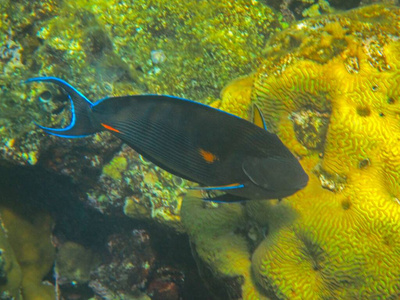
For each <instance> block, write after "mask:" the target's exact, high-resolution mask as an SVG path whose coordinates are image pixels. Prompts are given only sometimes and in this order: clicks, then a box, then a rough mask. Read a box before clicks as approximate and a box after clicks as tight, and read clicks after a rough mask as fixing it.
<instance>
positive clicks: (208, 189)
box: [189, 183, 244, 191]
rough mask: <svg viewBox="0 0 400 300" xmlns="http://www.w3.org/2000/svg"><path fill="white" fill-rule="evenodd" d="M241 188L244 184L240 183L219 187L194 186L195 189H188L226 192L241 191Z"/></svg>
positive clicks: (192, 188)
mask: <svg viewBox="0 0 400 300" xmlns="http://www.w3.org/2000/svg"><path fill="white" fill-rule="evenodd" d="M243 187H244V184H242V183H232V184H227V185H220V186H196V187H190V188H189V189H191V190H200V191H226V190H234V189H241V188H243Z"/></svg>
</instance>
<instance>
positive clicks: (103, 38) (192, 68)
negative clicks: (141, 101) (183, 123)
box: [0, 0, 286, 230]
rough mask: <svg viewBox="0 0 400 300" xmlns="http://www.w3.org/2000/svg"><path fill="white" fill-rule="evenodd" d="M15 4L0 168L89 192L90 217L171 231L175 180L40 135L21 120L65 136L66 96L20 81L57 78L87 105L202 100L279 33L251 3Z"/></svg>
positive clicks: (0, 123)
mask: <svg viewBox="0 0 400 300" xmlns="http://www.w3.org/2000/svg"><path fill="white" fill-rule="evenodd" d="M24 2H25V1H21V2H19V3H18V4H17V5H13V3H12V1H5V3H4V6H2V7H1V8H0V14H1V15H2V16H3V17H4V22H2V23H1V25H0V68H1V69H2V70H3V75H0V87H1V88H0V97H1V98H2V101H1V103H0V111H1V112H0V163H2V161H6V162H11V163H13V164H21V165H27V166H30V165H39V166H42V167H44V168H46V169H49V170H52V171H53V172H55V173H61V174H65V175H67V176H69V177H71V178H72V179H73V181H74V182H75V183H77V184H78V185H80V186H81V188H82V189H84V190H86V189H88V188H89V187H92V188H91V189H90V190H89V192H88V194H89V197H88V203H89V204H90V205H92V204H93V206H95V207H97V208H98V209H99V210H100V211H103V212H105V213H111V212H112V213H114V212H116V213H121V211H122V210H124V213H125V214H126V215H128V216H131V217H133V218H143V216H145V217H146V218H152V219H156V220H157V221H160V222H164V220H165V223H167V224H171V226H173V227H176V228H178V229H179V228H180V227H181V226H180V225H179V223H180V219H179V209H180V202H181V196H180V194H181V187H180V186H181V185H182V184H183V183H182V182H178V179H176V178H173V177H171V176H170V175H169V174H167V173H166V172H161V173H160V172H159V171H158V168H155V167H154V166H153V165H149V166H148V167H147V166H144V167H143V168H139V167H137V166H136V165H137V163H136V162H138V157H137V156H135V155H134V154H133V153H132V152H131V153H129V157H134V158H132V159H129V157H126V158H125V159H126V162H127V167H126V170H122V169H121V170H119V169H118V168H115V164H114V163H115V162H117V161H118V160H119V162H120V163H121V162H122V161H125V159H122V161H121V160H120V158H115V159H116V160H114V159H113V155H114V154H115V153H116V152H118V151H119V149H120V146H121V143H120V141H118V140H116V139H115V138H113V137H110V135H108V134H100V135H96V136H95V137H89V138H86V139H82V140H74V141H69V140H62V139H59V138H53V137H48V136H46V135H45V134H43V132H42V131H40V130H39V129H37V128H36V127H35V126H34V123H33V121H36V122H38V123H40V124H43V125H45V126H50V127H65V126H67V125H68V124H69V122H70V112H69V105H70V104H69V101H68V98H67V97H66V95H65V93H63V92H62V91H60V90H59V89H57V88H54V87H51V86H49V85H46V84H32V85H29V86H27V85H23V84H20V83H21V81H23V80H25V79H27V78H29V77H33V76H38V75H51V76H58V77H61V78H63V79H66V80H68V81H69V82H70V83H71V84H73V85H74V86H76V88H77V89H79V90H80V91H82V92H83V93H84V94H85V95H87V96H88V97H89V99H93V100H96V99H100V98H102V97H104V96H111V95H126V94H136V93H143V92H150V93H164V94H174V95H177V96H183V97H187V98H191V99H195V100H202V101H210V100H211V99H214V98H217V97H218V93H219V90H220V89H221V88H222V87H223V86H224V85H225V84H226V82H228V81H229V80H230V79H231V78H232V76H234V77H236V76H240V75H243V74H246V73H248V72H249V71H251V69H252V67H254V66H255V64H256V57H257V55H258V53H259V52H260V51H261V49H262V46H263V45H264V44H265V41H266V39H267V38H268V37H269V36H270V34H271V33H274V32H276V31H279V30H280V29H281V28H282V27H283V26H285V25H286V24H285V23H283V22H281V21H280V18H279V16H278V15H276V14H275V13H274V12H273V11H272V10H271V9H270V8H269V7H268V6H266V5H264V4H262V3H258V2H257V1H254V2H253V3H248V2H247V1H242V0H241V1H236V2H235V3H229V2H220V1H219V2H218V1H214V2H198V1H187V2H184V3H182V2H180V1H158V2H151V3H150V2H148V1H126V2H123V3H121V2H120V1H104V0H92V1H56V0H46V1H42V2H40V3H39V2H32V3H29V4H28V3H27V4H26V6H25V7H24V9H20V8H21V5H22V4H23V3H24ZM64 24H68V26H64ZM118 155H119V154H117V156H118ZM110 161H111V162H110ZM132 167H133V169H131V168H132ZM147 168H148V169H149V171H150V169H152V171H151V172H147V171H146V169H147ZM137 171H143V172H144V173H145V176H144V177H143V178H140V176H139V174H138V172H137ZM135 172H136V173H135ZM121 174H123V175H124V176H126V177H124V178H118V176H121ZM100 175H101V176H100ZM99 176H100V177H99ZM160 178H161V179H164V178H166V179H165V180H160ZM134 183H138V185H137V186H135V187H134V188H133V184H134ZM176 183H177V184H176ZM163 184H165V186H162V185H163ZM133 189H134V191H132V190H133ZM179 230H180V229H179Z"/></svg>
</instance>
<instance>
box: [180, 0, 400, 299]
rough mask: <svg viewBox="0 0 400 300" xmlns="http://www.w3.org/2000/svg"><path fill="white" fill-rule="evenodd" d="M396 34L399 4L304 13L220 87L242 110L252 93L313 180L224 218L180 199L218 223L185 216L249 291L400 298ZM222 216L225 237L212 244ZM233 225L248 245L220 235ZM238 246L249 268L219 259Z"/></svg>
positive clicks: (230, 104) (213, 257)
mask: <svg viewBox="0 0 400 300" xmlns="http://www.w3.org/2000/svg"><path fill="white" fill-rule="evenodd" d="M399 40H400V9H399V8H397V7H392V6H386V5H373V6H367V7H363V8H360V9H356V10H352V11H350V12H347V13H342V14H335V15H327V16H322V17H319V18H315V19H308V20H303V21H301V22H299V23H297V24H294V25H293V26H292V27H290V28H288V29H287V30H285V31H283V32H281V33H279V34H276V35H275V36H274V37H272V38H271V39H270V40H269V41H268V43H267V46H266V49H265V52H264V54H263V55H264V57H265V59H262V60H261V64H260V67H259V68H258V70H257V72H256V73H255V74H253V75H251V77H248V78H247V81H246V79H241V80H239V81H236V82H233V83H232V86H228V87H227V88H226V89H225V91H226V94H223V98H222V100H221V102H220V103H219V107H220V108H223V109H226V110H228V111H234V112H235V113H237V111H241V113H238V114H239V115H242V116H246V114H247V111H248V109H249V106H250V104H251V103H257V104H258V105H259V107H260V108H261V109H262V110H263V112H264V115H265V119H266V123H267V128H268V129H269V130H270V131H272V132H274V133H276V134H278V136H279V137H280V138H281V139H282V141H283V142H284V144H285V145H286V146H288V147H289V148H290V149H291V150H292V151H293V152H294V153H295V155H297V156H298V158H299V159H300V162H301V164H302V165H303V167H304V169H305V170H306V171H307V173H308V174H309V176H310V182H309V184H308V186H307V187H306V188H305V189H304V190H302V191H301V192H298V193H296V194H295V195H293V196H291V197H289V198H287V199H284V200H283V201H281V202H280V203H274V202H271V201H260V202H252V201H249V202H247V203H246V204H245V205H243V206H242V209H243V215H242V216H243V218H244V220H242V218H239V219H240V221H239V219H236V220H235V219H234V218H233V219H231V220H232V221H231V223H224V224H222V223H220V220H219V218H217V219H213V218H211V217H207V216H206V215H203V214H202V215H198V214H197V213H198V211H199V210H200V211H203V210H204V208H200V207H197V208H193V210H189V209H186V208H185V207H186V204H185V203H184V205H183V207H182V210H183V212H184V213H185V214H186V219H189V218H191V219H193V218H197V221H196V222H197V224H198V226H200V224H202V225H201V226H203V227H205V228H210V230H211V229H212V230H215V232H217V233H215V235H214V236H212V235H211V233H209V234H207V235H205V234H203V233H202V232H200V231H198V230H195V229H194V228H192V227H191V226H188V232H189V234H190V235H191V238H192V241H193V242H194V244H195V245H196V250H197V251H198V254H199V256H200V258H201V259H202V260H203V262H204V263H205V264H207V265H208V266H209V267H210V268H211V269H213V270H214V273H218V272H220V273H221V274H225V275H228V274H241V276H243V277H244V278H246V280H245V281H244V282H246V284H247V285H246V289H247V290H251V289H253V291H257V293H258V294H259V295H267V296H268V297H270V298H273V299H327V298H328V299H355V298H358V299H378V298H380V299H388V298H397V297H399V296H400V284H399V283H398V278H399V277H400V268H399V267H398V266H399V265H398V262H399V261H400V200H399V199H400V155H399V154H400V153H399V149H400V139H399V137H400V123H399V112H400V106H399V105H400V97H399V95H400V59H399V57H400V55H399V54H400V42H399ZM235 95H238V97H240V100H239V104H236V103H235ZM246 95H249V96H247V98H246ZM215 210H220V213H221V214H223V215H224V216H225V214H228V212H227V211H225V208H224V207H219V208H216V209H215ZM211 213H212V212H211ZM184 224H185V226H187V222H184ZM249 224H250V225H249ZM222 225H223V226H230V227H229V228H230V232H231V234H230V235H225V241H224V243H226V244H229V247H228V246H226V247H222V248H218V251H215V248H214V247H215V243H213V242H210V241H213V240H210V239H211V237H213V238H215V236H218V232H224V234H225V233H227V232H229V230H228V229H227V228H226V227H225V228H224V229H223V231H221V230H222V229H221V228H220V226H222ZM239 228H240V230H239ZM232 232H234V234H232ZM240 234H241V238H242V241H243V242H245V243H247V250H245V249H246V248H245V247H243V246H240V247H239V246H238V245H237V244H236V243H229V242H228V241H229V239H230V238H231V239H232V241H233V240H236V239H237V238H238V237H237V235H240ZM200 240H201V241H202V242H201V247H199V241H200ZM200 249H201V250H200ZM234 249H236V250H237V251H239V249H240V251H247V255H248V257H251V270H252V275H251V276H250V278H247V277H246V276H247V274H248V273H246V270H245V269H241V268H236V269H229V272H227V269H228V268H227V267H226V266H225V265H223V264H220V263H216V262H220V261H223V259H225V260H226V259H229V258H231V259H232V256H231V254H230V253H235V250H234ZM236 253H237V252H236ZM244 286H245V284H243V285H242V288H243V287H244ZM244 290H245V289H244V288H243V291H244ZM248 295H249V293H248V294H246V295H245V294H244V293H243V294H242V296H243V298H244V299H249V298H250V297H249V296H248Z"/></svg>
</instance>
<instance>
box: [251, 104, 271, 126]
mask: <svg viewBox="0 0 400 300" xmlns="http://www.w3.org/2000/svg"><path fill="white" fill-rule="evenodd" d="M252 122H253V124H254V125H256V126H258V127H260V128H262V129H264V130H267V125H265V120H264V116H263V115H262V113H261V110H260V108H259V107H258V106H257V105H256V104H253V111H252Z"/></svg>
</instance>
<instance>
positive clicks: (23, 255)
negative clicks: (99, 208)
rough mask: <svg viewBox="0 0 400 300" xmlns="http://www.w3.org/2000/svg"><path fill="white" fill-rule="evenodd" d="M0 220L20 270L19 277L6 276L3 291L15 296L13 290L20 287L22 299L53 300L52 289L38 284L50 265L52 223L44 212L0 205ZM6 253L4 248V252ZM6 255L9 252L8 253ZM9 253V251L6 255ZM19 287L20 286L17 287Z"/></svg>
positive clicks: (51, 259)
mask: <svg viewBox="0 0 400 300" xmlns="http://www.w3.org/2000/svg"><path fill="white" fill-rule="evenodd" d="M0 210H1V217H2V220H3V222H4V224H5V228H6V230H7V241H8V243H9V244H10V245H11V247H12V249H13V252H14V254H15V257H16V262H14V263H17V264H18V266H14V269H18V268H20V271H15V272H16V273H18V272H19V273H20V274H21V277H20V278H18V277H17V276H15V272H14V275H13V274H12V273H10V274H8V275H9V276H11V277H9V276H8V277H7V279H8V281H9V282H8V283H7V286H5V287H4V288H2V289H3V290H5V291H7V292H9V293H11V295H13V296H14V297H18V294H16V293H17V292H16V291H15V289H16V288H18V289H19V288H20V289H21V292H22V299H25V300H45V299H54V298H55V293H54V287H53V286H51V285H45V284H43V283H42V280H43V278H44V277H45V276H46V275H47V274H48V273H49V271H50V270H51V267H52V266H53V263H54V258H55V249H54V247H53V246H52V244H51V231H52V228H53V220H52V219H51V217H50V216H49V215H47V214H45V213H41V212H32V211H30V212H29V216H28V214H27V213H26V212H23V211H22V210H21V209H18V210H15V209H11V208H8V207H4V206H2V207H1V208H0ZM6 250H7V249H6ZM8 252H9V250H8ZM8 254H10V252H9V253H8ZM18 285H20V286H18ZM17 299H18V298H17Z"/></svg>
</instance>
